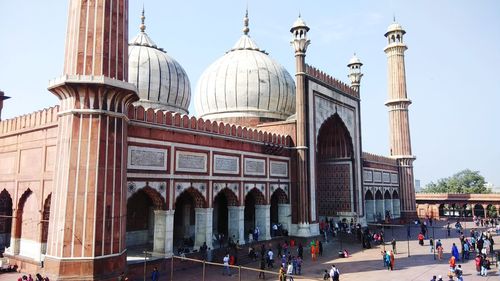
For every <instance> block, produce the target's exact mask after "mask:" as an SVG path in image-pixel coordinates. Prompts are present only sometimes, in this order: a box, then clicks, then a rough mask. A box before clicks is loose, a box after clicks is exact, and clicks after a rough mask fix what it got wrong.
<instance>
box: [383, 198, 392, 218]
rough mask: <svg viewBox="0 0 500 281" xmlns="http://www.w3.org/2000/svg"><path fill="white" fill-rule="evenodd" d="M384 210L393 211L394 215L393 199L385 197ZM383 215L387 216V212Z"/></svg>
mask: <svg viewBox="0 0 500 281" xmlns="http://www.w3.org/2000/svg"><path fill="white" fill-rule="evenodd" d="M384 210H385V211H389V212H391V216H394V213H393V212H392V199H384ZM382 216H384V218H385V212H384V214H382Z"/></svg>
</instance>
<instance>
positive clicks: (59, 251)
mask: <svg viewBox="0 0 500 281" xmlns="http://www.w3.org/2000/svg"><path fill="white" fill-rule="evenodd" d="M127 64H128V0H95V1H85V0H70V2H69V15H68V27H67V34H66V52H65V60H64V73H63V76H62V77H60V78H57V79H55V80H52V81H50V84H49V90H50V91H51V92H52V93H53V94H54V95H56V96H57V97H58V98H59V99H60V102H61V104H60V109H59V121H58V122H59V125H58V130H59V133H58V138H57V155H58V157H57V161H56V165H55V171H54V182H53V191H52V201H51V212H50V224H49V233H48V242H47V255H46V258H45V270H46V272H47V274H48V275H49V276H50V277H51V279H52V280H116V278H117V277H118V275H119V274H120V273H121V272H122V271H125V268H126V243H125V227H126V211H127V208H126V204H127V201H126V198H127V192H126V163H127V120H128V119H127V109H128V106H129V105H130V104H131V103H132V102H133V101H135V100H137V99H138V97H137V94H136V88H135V86H133V85H132V84H129V83H127V82H126V81H127V71H128V65H127Z"/></svg>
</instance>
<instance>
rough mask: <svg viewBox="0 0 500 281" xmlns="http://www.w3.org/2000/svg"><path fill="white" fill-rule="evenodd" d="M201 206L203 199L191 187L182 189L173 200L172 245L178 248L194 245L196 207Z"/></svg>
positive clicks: (203, 204) (199, 207) (203, 202)
mask: <svg viewBox="0 0 500 281" xmlns="http://www.w3.org/2000/svg"><path fill="white" fill-rule="evenodd" d="M201 208H205V199H204V197H203V195H202V194H201V193H200V192H199V191H198V190H197V189H195V188H193V187H190V188H188V189H186V190H184V191H183V192H182V193H181V194H179V196H178V197H177V199H176V200H175V213H174V245H177V246H178V249H179V248H192V247H194V244H195V238H196V237H195V231H196V209H201ZM204 223H205V222H204ZM210 230H211V228H210Z"/></svg>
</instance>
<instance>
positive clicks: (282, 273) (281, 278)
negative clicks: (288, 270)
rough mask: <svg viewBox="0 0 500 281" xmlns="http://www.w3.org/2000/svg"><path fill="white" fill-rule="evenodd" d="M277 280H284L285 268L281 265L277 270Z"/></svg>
mask: <svg viewBox="0 0 500 281" xmlns="http://www.w3.org/2000/svg"><path fill="white" fill-rule="evenodd" d="M278 277H279V281H286V275H285V268H284V267H283V266H281V267H280V270H279V271H278Z"/></svg>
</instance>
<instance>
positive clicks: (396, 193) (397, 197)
mask: <svg viewBox="0 0 500 281" xmlns="http://www.w3.org/2000/svg"><path fill="white" fill-rule="evenodd" d="M392 199H394V200H395V199H399V194H398V192H397V191H396V190H394V191H393V192H392Z"/></svg>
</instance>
